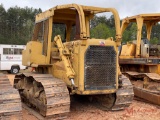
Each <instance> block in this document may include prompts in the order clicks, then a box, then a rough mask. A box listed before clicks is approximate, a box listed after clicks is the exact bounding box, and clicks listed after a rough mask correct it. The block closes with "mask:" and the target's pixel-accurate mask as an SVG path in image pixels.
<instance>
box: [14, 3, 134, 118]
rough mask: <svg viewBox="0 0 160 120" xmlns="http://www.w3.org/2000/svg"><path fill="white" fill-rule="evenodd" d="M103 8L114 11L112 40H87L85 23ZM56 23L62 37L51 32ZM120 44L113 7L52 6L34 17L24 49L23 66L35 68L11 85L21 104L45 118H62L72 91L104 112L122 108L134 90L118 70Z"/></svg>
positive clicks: (113, 12) (103, 9) (88, 36)
mask: <svg viewBox="0 0 160 120" xmlns="http://www.w3.org/2000/svg"><path fill="white" fill-rule="evenodd" d="M103 12H111V13H112V14H113V15H114V19H115V29H116V36H115V40H113V38H112V37H110V38H107V39H92V38H90V21H91V20H92V18H93V17H94V15H95V14H97V13H103ZM57 25H62V26H64V36H63V37H62V36H60V35H56V33H55V31H54V30H55V27H56V26H57ZM72 36H74V37H72ZM120 43H121V30H120V19H119V15H118V12H117V11H116V10H115V9H114V8H100V7H92V6H83V5H78V4H68V5H59V6H56V7H53V8H51V9H49V10H47V11H45V12H43V13H40V14H38V15H36V20H35V28H34V32H33V37H32V40H31V41H29V42H28V43H27V45H26V49H25V50H24V51H23V61H22V62H23V65H25V66H28V67H34V68H35V71H36V72H33V73H23V74H19V75H16V76H15V79H14V87H15V88H16V89H18V90H19V93H20V96H21V99H22V101H23V102H24V103H27V105H29V106H31V107H33V108H34V109H36V110H38V111H39V112H40V114H41V115H43V116H45V117H48V118H49V117H54V116H55V117H57V116H58V117H64V116H66V114H67V113H68V112H69V111H70V95H73V94H78V95H85V96H88V97H91V98H92V100H93V101H94V102H95V103H96V104H97V105H98V106H99V107H100V108H102V109H103V110H122V109H125V108H126V107H128V106H129V105H130V104H131V102H132V100H133V96H134V93H133V86H132V84H131V82H130V80H129V79H128V78H127V77H125V76H124V75H122V74H121V72H120V69H119V62H118V46H119V45H120Z"/></svg>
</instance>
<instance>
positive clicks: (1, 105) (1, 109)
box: [0, 74, 22, 120]
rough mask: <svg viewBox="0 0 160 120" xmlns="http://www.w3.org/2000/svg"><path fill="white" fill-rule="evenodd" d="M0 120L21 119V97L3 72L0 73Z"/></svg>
mask: <svg viewBox="0 0 160 120" xmlns="http://www.w3.org/2000/svg"><path fill="white" fill-rule="evenodd" d="M0 120H22V105H21V98H20V96H19V93H18V91H17V90H16V89H14V88H13V87H12V86H11V84H10V82H9V79H8V78H7V76H6V75H4V74H0Z"/></svg>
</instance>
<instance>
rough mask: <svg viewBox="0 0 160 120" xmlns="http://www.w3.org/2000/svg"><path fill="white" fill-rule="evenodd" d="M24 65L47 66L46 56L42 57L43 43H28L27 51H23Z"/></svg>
mask: <svg viewBox="0 0 160 120" xmlns="http://www.w3.org/2000/svg"><path fill="white" fill-rule="evenodd" d="M22 54H23V59H22V63H23V65H25V66H30V65H31V64H45V63H46V61H45V58H46V57H45V56H44V55H42V43H40V42H37V41H30V42H28V43H27V46H26V50H24V51H23V53H22Z"/></svg>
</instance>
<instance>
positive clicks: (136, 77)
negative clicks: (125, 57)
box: [123, 72, 160, 105]
mask: <svg viewBox="0 0 160 120" xmlns="http://www.w3.org/2000/svg"><path fill="white" fill-rule="evenodd" d="M123 74H124V75H126V76H128V77H129V78H130V79H131V81H132V84H133V85H134V87H133V89H134V93H135V96H137V97H139V98H142V99H145V100H147V101H149V102H151V103H153V104H157V105H160V75H158V74H156V73H138V72H125V73H123ZM145 78H147V82H145V81H144V80H145ZM140 79H141V80H140ZM145 86H146V87H145ZM158 89H159V90H158Z"/></svg>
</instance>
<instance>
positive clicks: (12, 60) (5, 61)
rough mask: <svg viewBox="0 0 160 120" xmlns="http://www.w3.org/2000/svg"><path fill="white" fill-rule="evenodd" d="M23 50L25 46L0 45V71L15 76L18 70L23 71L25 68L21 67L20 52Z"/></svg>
mask: <svg viewBox="0 0 160 120" xmlns="http://www.w3.org/2000/svg"><path fill="white" fill-rule="evenodd" d="M24 49H25V45H5V44H0V70H6V71H10V72H11V73H12V74H17V73H19V70H20V69H25V68H26V66H23V65H22V50H24Z"/></svg>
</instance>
